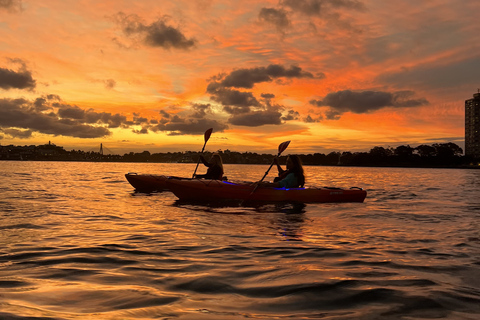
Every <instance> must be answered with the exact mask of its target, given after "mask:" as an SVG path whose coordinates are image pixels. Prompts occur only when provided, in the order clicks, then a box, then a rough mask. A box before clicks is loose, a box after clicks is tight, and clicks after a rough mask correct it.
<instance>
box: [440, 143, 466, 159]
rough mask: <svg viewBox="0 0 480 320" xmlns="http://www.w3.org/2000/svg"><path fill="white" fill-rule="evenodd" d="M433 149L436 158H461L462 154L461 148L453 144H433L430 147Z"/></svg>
mask: <svg viewBox="0 0 480 320" xmlns="http://www.w3.org/2000/svg"><path fill="white" fill-rule="evenodd" d="M432 147H434V148H435V151H436V153H437V156H439V157H444V158H449V157H454V156H461V155H462V154H463V150H462V148H460V147H459V146H458V145H456V144H455V143H453V142H448V143H435V144H433V145H432Z"/></svg>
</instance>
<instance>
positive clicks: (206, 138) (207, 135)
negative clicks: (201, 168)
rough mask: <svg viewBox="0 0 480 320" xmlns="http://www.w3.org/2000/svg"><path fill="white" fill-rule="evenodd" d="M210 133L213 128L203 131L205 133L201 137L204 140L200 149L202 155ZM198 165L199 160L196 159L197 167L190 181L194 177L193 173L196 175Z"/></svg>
mask: <svg viewBox="0 0 480 320" xmlns="http://www.w3.org/2000/svg"><path fill="white" fill-rule="evenodd" d="M212 131H213V128H210V129H208V130H207V131H205V133H204V135H203V139H204V140H205V143H204V144H203V148H202V152H201V153H203V150H205V146H206V145H207V141H208V139H210V136H211V135H212ZM199 163H200V158H198V161H197V166H196V167H195V171H194V172H193V175H192V179H193V178H194V177H195V173H197V169H198V164H199Z"/></svg>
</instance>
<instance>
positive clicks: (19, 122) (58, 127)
mask: <svg viewBox="0 0 480 320" xmlns="http://www.w3.org/2000/svg"><path fill="white" fill-rule="evenodd" d="M0 128H2V129H3V131H4V132H5V130H11V129H26V130H30V131H33V132H39V133H44V134H52V135H64V136H70V137H78V138H98V137H104V136H107V135H109V134H110V131H109V130H108V129H106V128H104V127H102V126H93V125H89V124H85V123H81V122H79V121H75V120H74V119H68V118H66V119H62V118H61V117H60V116H59V115H58V114H55V113H54V112H49V113H43V112H39V111H38V108H37V107H36V106H35V105H34V103H32V102H30V101H27V100H24V99H0ZM10 132H12V131H10Z"/></svg>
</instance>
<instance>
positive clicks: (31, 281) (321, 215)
mask: <svg viewBox="0 0 480 320" xmlns="http://www.w3.org/2000/svg"><path fill="white" fill-rule="evenodd" d="M1 165H2V168H1V170H0V178H1V182H0V215H1V219H0V241H1V243H2V248H0V319H1V318H2V316H3V317H7V316H10V317H14V316H16V317H29V316H30V317H36V318H40V317H47V318H51V319H138V318H143V319H154V318H162V317H163V318H169V317H170V318H178V319H239V318H245V317H256V318H258V319H278V318H282V317H285V318H294V319H312V318H323V319H325V318H327V319H328V318H335V319H352V318H356V319H372V318H382V319H383V318H387V319H388V318H394V319H398V318H402V317H405V318H408V317H411V318H425V317H427V318H428V317H430V318H431V317H438V318H447V319H476V318H478V315H479V314H480V308H479V305H480V304H479V301H480V300H479V299H480V284H479V280H478V279H480V277H479V270H480V254H479V253H480V235H479V223H478V221H479V220H478V218H479V215H480V200H479V199H478V187H479V186H480V171H479V170H457V169H451V170H449V169H399V168H338V167H306V172H307V183H308V184H310V185H316V186H334V187H342V188H350V187H352V186H356V187H363V188H365V189H366V190H367V192H368V195H367V199H366V201H365V203H363V204H358V203H345V204H307V205H303V206H294V205H292V204H258V205H254V206H248V207H245V206H240V205H237V206H226V205H222V204H218V205H215V204H210V205H200V204H195V203H188V202H187V203H185V202H180V201H178V200H177V199H176V198H175V196H174V195H173V194H171V193H170V192H162V193H151V194H145V193H136V192H134V190H133V189H132V187H131V186H130V185H129V184H128V182H127V181H126V180H125V178H124V174H125V173H126V172H139V173H155V174H167V175H175V176H190V175H191V172H193V170H194V165H195V164H192V165H189V164H173V165H170V164H142V163H118V164H117V163H115V164H111V163H64V162H2V163H1ZM199 170H200V168H199ZM264 170H265V168H264V166H249V165H239V166H234V165H226V169H225V171H226V173H227V175H228V177H229V179H230V180H247V181H255V180H258V179H259V178H260V177H261V176H262V175H263V171H264ZM272 174H273V172H272ZM268 179H272V177H270V176H269V177H267V180H268Z"/></svg>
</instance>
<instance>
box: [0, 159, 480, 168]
mask: <svg viewBox="0 0 480 320" xmlns="http://www.w3.org/2000/svg"><path fill="white" fill-rule="evenodd" d="M0 161H11V162H15V161H16V162H91V163H112V162H115V163H164V164H196V162H162V161H128V160H66V159H42V160H20V159H0ZM224 164H226V165H268V164H267V163H263V162H262V163H260V162H259V163H228V162H225V163H224ZM304 166H312V167H345V168H349V167H357V168H406V169H408V168H411V169H480V165H471V166H468V165H458V166H454V165H443V166H413V165H403V166H402V165H346V164H337V165H335V164H304Z"/></svg>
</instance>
